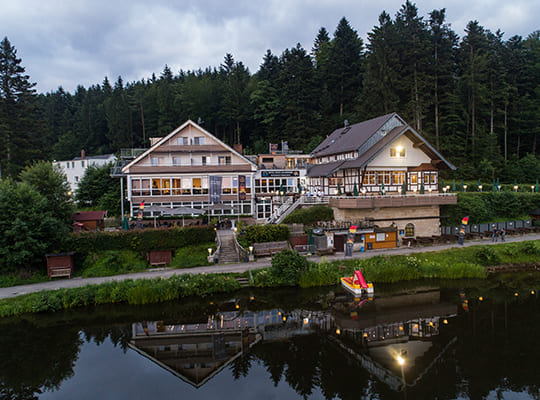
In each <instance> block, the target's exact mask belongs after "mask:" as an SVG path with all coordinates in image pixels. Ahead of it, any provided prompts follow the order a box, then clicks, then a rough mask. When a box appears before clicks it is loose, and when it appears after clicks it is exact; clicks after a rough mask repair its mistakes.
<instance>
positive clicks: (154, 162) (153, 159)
mask: <svg viewBox="0 0 540 400" xmlns="http://www.w3.org/2000/svg"><path fill="white" fill-rule="evenodd" d="M150 165H152V166H153V167H154V166H156V165H159V158H158V157H151V158H150Z"/></svg>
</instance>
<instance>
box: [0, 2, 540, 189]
mask: <svg viewBox="0 0 540 400" xmlns="http://www.w3.org/2000/svg"><path fill="white" fill-rule="evenodd" d="M374 22H377V23H376V24H375V26H374V27H373V29H372V31H371V32H368V33H367V38H368V40H367V42H366V43H364V41H363V40H362V38H361V37H360V35H359V34H358V32H357V31H356V30H355V29H354V28H353V27H352V26H351V24H350V23H349V21H348V20H347V19H346V17H343V18H342V19H341V20H340V21H338V24H337V27H336V28H335V31H334V33H333V34H331V33H330V32H329V31H328V30H327V29H326V28H324V27H321V28H320V29H319V31H318V33H317V35H316V37H315V38H314V42H313V45H312V47H311V49H305V48H304V47H302V45H301V44H297V45H296V46H294V47H291V48H288V49H285V50H283V51H282V52H281V54H279V55H277V54H274V53H273V52H272V51H271V50H270V49H269V50H267V51H266V53H265V54H264V57H263V61H262V63H261V65H260V67H259V70H258V71H256V72H254V73H252V72H251V71H249V70H248V68H247V67H246V66H245V65H244V64H243V63H242V61H240V60H235V58H234V56H233V55H232V54H226V55H225V56H224V60H223V63H222V64H221V65H219V66H216V67H208V68H206V69H199V70H196V71H184V70H180V71H178V72H173V71H171V69H170V68H169V67H168V66H167V65H165V66H164V68H163V71H161V72H160V73H158V74H157V75H156V74H155V73H154V74H153V75H152V76H151V77H148V78H143V79H141V80H139V81H136V82H124V81H123V79H122V78H121V76H119V77H117V78H116V79H115V80H114V81H111V80H109V78H108V77H105V78H104V79H103V81H102V82H101V83H96V84H94V85H91V86H90V87H88V88H85V87H83V86H78V87H77V89H76V90H75V92H74V93H69V92H66V91H65V90H64V89H63V88H62V87H59V88H58V89H57V90H56V91H54V92H48V93H37V91H36V90H35V88H34V87H35V84H34V83H32V81H31V78H30V77H29V76H28V75H26V74H25V68H24V66H23V60H21V59H19V58H17V51H16V48H15V45H14V44H11V42H10V41H9V39H8V38H7V37H6V38H4V39H3V41H2V42H1V43H0V168H1V169H0V174H1V175H0V176H2V177H7V176H14V177H15V176H17V175H18V173H19V172H20V171H21V170H22V169H23V168H24V167H25V166H26V165H28V164H29V163H31V162H32V161H34V160H53V159H56V160H67V159H71V158H73V157H75V156H77V155H79V154H80V152H81V150H82V149H84V150H85V152H86V154H88V155H98V154H105V153H116V152H119V151H120V149H122V148H140V147H149V138H150V137H160V136H164V135H166V134H168V133H170V132H171V131H172V130H173V129H174V128H176V127H177V126H179V125H181V124H182V123H183V122H185V121H186V120H187V119H191V120H193V121H195V122H197V123H199V124H200V125H201V126H203V127H204V128H205V129H206V130H208V131H209V132H210V133H212V134H214V135H216V136H217V137H218V138H220V139H222V140H223V141H224V142H226V143H228V144H230V145H232V144H235V143H241V144H242V145H243V147H244V152H245V153H246V154H254V153H265V152H267V151H268V144H269V143H279V142H280V141H287V142H288V144H289V148H291V149H294V150H302V151H303V152H310V151H311V150H312V149H313V148H314V147H315V146H316V145H317V144H318V143H319V142H320V141H321V140H322V139H323V138H324V137H325V136H326V135H328V134H330V133H331V132H332V131H333V130H334V129H336V128H338V127H340V126H343V124H344V121H345V120H348V121H349V123H351V124H352V123H357V122H361V121H363V120H366V119H369V118H373V117H377V116H380V115H384V114H387V113H391V112H397V113H398V114H399V115H401V116H402V117H403V118H404V119H405V120H406V121H407V122H408V123H409V124H410V125H411V126H412V127H413V128H415V129H416V130H417V131H418V132H420V134H422V135H423V136H424V137H426V138H427V139H428V140H429V141H430V142H431V143H432V144H433V146H434V147H435V148H437V149H438V150H439V151H440V152H441V153H442V154H443V155H444V156H445V157H447V158H448V159H449V160H450V161H451V162H452V163H453V164H454V165H456V166H459V168H458V169H457V170H456V171H455V172H454V173H453V175H450V176H449V177H453V178H461V179H478V178H482V179H490V178H495V177H497V178H499V177H500V178H501V179H502V180H503V181H511V180H512V181H513V180H514V179H516V178H517V179H518V180H524V181H525V180H528V181H533V180H535V179H538V177H539V174H540V161H539V154H540V152H539V149H538V143H537V142H538V137H539V133H540V132H539V131H540V31H535V32H532V33H530V34H529V35H528V37H527V38H523V37H521V36H512V37H510V38H508V39H505V38H504V33H503V32H501V31H499V30H498V31H496V32H491V31H490V30H488V29H485V28H484V27H482V25H481V24H480V22H479V21H470V22H469V23H468V24H467V27H466V29H465V32H463V34H462V37H460V36H459V35H458V34H457V33H456V32H454V31H453V30H452V28H451V24H450V23H449V22H448V21H447V20H446V15H445V9H439V10H433V11H432V12H430V13H429V14H428V15H427V16H421V15H419V13H418V9H417V7H416V5H415V4H413V3H411V2H409V1H407V2H406V3H405V4H403V5H402V6H401V8H400V9H399V10H398V11H397V12H395V15H394V17H392V16H391V15H390V14H389V13H387V12H386V11H383V12H382V13H381V14H380V16H379V19H378V21H374ZM292 40H294V39H292Z"/></svg>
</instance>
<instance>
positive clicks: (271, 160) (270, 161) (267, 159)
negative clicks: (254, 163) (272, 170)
mask: <svg viewBox="0 0 540 400" xmlns="http://www.w3.org/2000/svg"><path fill="white" fill-rule="evenodd" d="M262 162H263V163H274V157H263V159H262Z"/></svg>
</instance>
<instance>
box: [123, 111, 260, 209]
mask: <svg viewBox="0 0 540 400" xmlns="http://www.w3.org/2000/svg"><path fill="white" fill-rule="evenodd" d="M256 170H257V166H256V165H255V164H254V163H253V162H251V161H250V160H248V159H247V158H245V157H244V156H243V155H242V154H240V153H239V152H237V151H236V150H234V149H233V148H231V147H229V146H227V145H226V144H225V143H223V142H222V141H220V140H219V139H218V138H216V137H215V136H213V135H212V134H211V133H209V132H208V131H206V130H205V129H203V128H202V127H200V126H199V125H197V124H196V123H194V122H193V121H187V122H185V123H184V124H183V125H181V126H179V127H178V128H176V129H175V130H174V131H172V132H171V133H170V134H169V135H167V136H165V137H163V138H158V139H156V140H154V141H153V142H152V146H151V147H150V149H148V150H146V151H145V152H144V153H142V154H141V155H139V156H138V157H137V158H135V159H134V160H133V161H131V162H130V163H129V164H127V165H126V166H124V167H123V168H122V172H123V174H124V175H125V176H126V177H127V199H128V201H129V203H130V214H131V216H133V215H136V214H137V209H138V208H139V204H140V203H142V202H145V205H158V206H162V207H167V208H177V207H190V208H196V209H201V210H206V211H207V212H209V213H210V214H212V215H252V214H253V210H254V196H253V177H254V175H255V172H256Z"/></svg>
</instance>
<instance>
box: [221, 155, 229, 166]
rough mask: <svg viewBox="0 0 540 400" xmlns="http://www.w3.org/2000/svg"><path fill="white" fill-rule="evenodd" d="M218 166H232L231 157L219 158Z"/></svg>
mask: <svg viewBox="0 0 540 400" xmlns="http://www.w3.org/2000/svg"><path fill="white" fill-rule="evenodd" d="M218 165H231V156H219V157H218Z"/></svg>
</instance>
